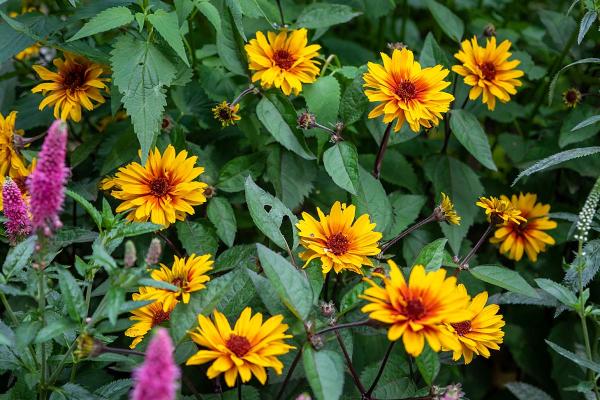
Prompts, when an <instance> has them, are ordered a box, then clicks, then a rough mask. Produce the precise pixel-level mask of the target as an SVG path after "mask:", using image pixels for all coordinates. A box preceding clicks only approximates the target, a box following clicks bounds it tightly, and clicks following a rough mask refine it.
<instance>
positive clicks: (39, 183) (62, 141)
mask: <svg viewBox="0 0 600 400" xmlns="http://www.w3.org/2000/svg"><path fill="white" fill-rule="evenodd" d="M67 135H68V133H67V124H66V123H65V122H64V121H61V120H56V121H54V122H53V123H52V125H51V126H50V129H49V130H48V135H46V138H45V139H44V143H43V144H42V150H41V151H40V153H39V154H38V162H37V165H36V167H35V169H34V170H33V172H32V173H31V175H30V176H29V179H28V180H27V185H28V187H29V195H30V211H31V218H32V225H33V228H34V229H36V230H40V231H41V232H43V233H44V234H45V235H46V236H50V235H52V232H53V231H54V230H55V229H58V228H60V227H61V226H62V223H61V222H60V219H59V214H60V211H61V210H62V206H63V202H64V200H65V185H66V183H67V179H68V178H69V169H68V168H67V167H66V166H65V157H66V155H67Z"/></svg>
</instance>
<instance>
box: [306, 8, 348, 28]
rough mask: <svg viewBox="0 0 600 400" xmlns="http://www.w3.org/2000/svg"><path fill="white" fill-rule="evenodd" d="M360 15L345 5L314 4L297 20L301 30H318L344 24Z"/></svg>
mask: <svg viewBox="0 0 600 400" xmlns="http://www.w3.org/2000/svg"><path fill="white" fill-rule="evenodd" d="M358 15H360V13H358V12H354V11H352V8H351V7H350V6H347V5H343V4H326V3H313V4H311V5H309V6H308V7H304V9H303V10H302V13H301V14H300V15H299V16H298V19H297V20H296V26H298V27H299V28H308V29H318V28H328V27H330V26H332V25H338V24H343V23H344V22H348V21H350V20H351V19H353V18H354V17H356V16H358Z"/></svg>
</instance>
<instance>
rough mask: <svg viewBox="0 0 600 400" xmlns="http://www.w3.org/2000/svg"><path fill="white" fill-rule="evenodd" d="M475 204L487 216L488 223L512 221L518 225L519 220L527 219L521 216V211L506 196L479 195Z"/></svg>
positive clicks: (496, 223)
mask: <svg viewBox="0 0 600 400" xmlns="http://www.w3.org/2000/svg"><path fill="white" fill-rule="evenodd" d="M475 205H477V206H479V207H481V208H483V209H484V210H485V214H486V215H487V216H488V221H490V223H492V224H495V225H498V224H502V223H505V222H508V221H510V222H513V223H515V224H517V225H519V224H520V223H521V222H525V221H527V220H526V219H525V218H523V217H522V216H521V211H520V210H518V209H516V208H514V207H513V206H512V204H511V203H510V201H509V200H508V199H507V198H504V199H502V198H500V199H499V198H497V197H494V196H490V198H489V199H488V198H487V197H480V198H479V201H478V202H477V203H475Z"/></svg>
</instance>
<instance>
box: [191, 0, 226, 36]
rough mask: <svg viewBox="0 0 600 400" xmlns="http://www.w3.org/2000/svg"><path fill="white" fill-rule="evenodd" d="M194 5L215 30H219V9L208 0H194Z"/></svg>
mask: <svg viewBox="0 0 600 400" xmlns="http://www.w3.org/2000/svg"><path fill="white" fill-rule="evenodd" d="M194 5H195V6H196V8H197V9H198V11H200V12H201V13H202V14H203V15H204V16H205V17H206V19H208V21H209V22H210V23H211V24H212V26H213V27H214V28H215V30H216V31H217V33H218V32H220V31H221V15H220V14H219V10H217V8H216V7H215V6H213V5H212V4H211V3H210V2H209V1H208V0H196V1H195V2H194Z"/></svg>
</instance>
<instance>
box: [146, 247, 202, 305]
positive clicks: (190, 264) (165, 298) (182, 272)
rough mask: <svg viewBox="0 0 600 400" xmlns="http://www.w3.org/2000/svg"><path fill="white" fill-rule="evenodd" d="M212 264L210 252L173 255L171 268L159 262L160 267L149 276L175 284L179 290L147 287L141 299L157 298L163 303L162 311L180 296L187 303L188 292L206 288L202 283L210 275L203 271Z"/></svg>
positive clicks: (188, 299)
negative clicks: (187, 255)
mask: <svg viewBox="0 0 600 400" xmlns="http://www.w3.org/2000/svg"><path fill="white" fill-rule="evenodd" d="M212 265H213V261H212V260H210V254H205V255H203V256H196V255H195V254H192V255H191V256H189V257H182V258H179V257H177V256H175V261H174V262H173V267H172V268H169V267H167V266H166V265H164V264H160V269H155V270H154V271H152V273H151V275H150V276H151V277H152V279H154V280H155V281H161V282H166V283H170V284H171V285H174V286H177V287H179V290H178V291H177V292H173V291H171V290H167V289H159V288H148V291H147V294H146V295H144V296H142V297H141V299H142V300H148V299H157V300H158V301H160V302H161V303H163V310H164V311H166V310H168V309H169V308H172V307H173V306H174V305H175V303H177V301H178V300H179V299H180V298H181V300H182V301H183V302H184V303H185V304H187V303H189V301H190V293H192V292H197V291H198V290H202V289H204V288H206V286H205V285H204V283H206V282H208V281H209V280H210V277H209V276H208V275H205V273H206V272H207V271H210V270H211V269H212Z"/></svg>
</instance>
